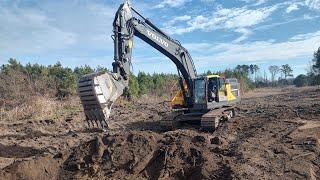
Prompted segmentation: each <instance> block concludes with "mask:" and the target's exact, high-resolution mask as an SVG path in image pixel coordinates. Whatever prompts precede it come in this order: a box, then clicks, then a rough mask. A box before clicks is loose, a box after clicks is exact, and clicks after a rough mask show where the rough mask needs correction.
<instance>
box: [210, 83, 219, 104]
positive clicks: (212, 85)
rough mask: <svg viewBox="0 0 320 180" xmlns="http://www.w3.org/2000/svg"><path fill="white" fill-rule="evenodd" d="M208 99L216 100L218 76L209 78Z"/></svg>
mask: <svg viewBox="0 0 320 180" xmlns="http://www.w3.org/2000/svg"><path fill="white" fill-rule="evenodd" d="M208 101H209V102H213V101H216V102H218V78H210V79H209V84H208Z"/></svg>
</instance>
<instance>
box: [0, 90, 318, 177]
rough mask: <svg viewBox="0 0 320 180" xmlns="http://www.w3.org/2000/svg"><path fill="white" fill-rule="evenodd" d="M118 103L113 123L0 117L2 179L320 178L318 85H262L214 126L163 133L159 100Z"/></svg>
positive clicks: (76, 116) (163, 107)
mask: <svg viewBox="0 0 320 180" xmlns="http://www.w3.org/2000/svg"><path fill="white" fill-rule="evenodd" d="M149 101H150V100H147V99H141V100H140V101H138V102H118V103H117V105H116V106H115V108H114V111H113V115H112V117H111V119H112V120H115V121H117V122H118V126H117V129H115V130H113V131H112V132H109V133H102V132H99V131H95V130H88V129H86V128H85V127H86V124H85V122H83V114H82V113H81V112H71V113H69V114H62V115H61V118H60V120H55V121H53V120H50V119H49V120H41V121H33V120H29V121H28V120H25V121H19V122H16V123H8V122H1V124H0V167H1V171H0V177H3V179H71V178H72V179H88V178H93V179H320V89H319V88H302V89H297V88H285V89H260V90H257V91H255V92H251V93H249V94H246V95H245V98H244V99H243V101H242V103H241V104H240V105H239V106H238V107H237V108H238V116H237V117H236V118H234V119H232V120H231V121H229V122H226V123H224V124H222V125H221V127H220V128H219V129H218V130H217V131H216V132H214V133H204V132H200V131H199V130H197V129H196V128H194V127H186V128H185V129H178V130H176V131H170V132H162V131H161V130H160V129H159V127H158V125H157V123H158V121H159V119H161V117H162V116H163V115H164V113H165V112H166V111H167V109H168V104H167V103H163V101H161V100H157V99H154V100H152V102H151V103H148V102H149Z"/></svg>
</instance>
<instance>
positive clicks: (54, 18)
mask: <svg viewBox="0 0 320 180" xmlns="http://www.w3.org/2000/svg"><path fill="white" fill-rule="evenodd" d="M115 11H116V9H115V8H112V7H110V6H108V5H105V4H102V3H100V4H99V3H93V2H83V3H80V2H79V1H65V2H64V3H56V2H55V1H34V2H32V3H31V2H30V4H28V3H23V2H22V1H10V2H9V1H8V3H6V2H5V1H0V24H1V26H0V32H1V33H0V59H5V60H7V59H8V58H10V57H21V60H23V59H29V60H32V61H35V60H34V59H38V60H40V59H41V60H42V61H43V60H46V61H48V60H52V61H56V60H57V59H64V60H66V61H68V60H69V59H75V58H78V59H84V58H86V59H87V60H89V59H90V57H94V56H96V55H97V54H99V56H101V57H104V56H105V54H110V53H112V52H113V44H112V39H111V37H110V35H111V34H112V21H113V18H114V12H115ZM53 59H54V60H53ZM43 63H48V62H43Z"/></svg>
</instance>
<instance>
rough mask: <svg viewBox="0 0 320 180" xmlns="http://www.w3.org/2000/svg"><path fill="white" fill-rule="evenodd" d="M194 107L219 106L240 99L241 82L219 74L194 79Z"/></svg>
mask: <svg viewBox="0 0 320 180" xmlns="http://www.w3.org/2000/svg"><path fill="white" fill-rule="evenodd" d="M193 87H194V91H193V92H194V101H193V102H194V104H193V109H197V110H198V109H202V110H203V109H212V108H219V107H222V106H225V105H227V104H230V103H232V102H235V101H239V100H240V97H239V94H240V93H239V89H240V88H239V83H238V82H237V80H236V79H233V81H230V80H228V79H225V78H223V77H220V76H219V75H209V76H203V77H199V78H197V79H195V81H194V86H193Z"/></svg>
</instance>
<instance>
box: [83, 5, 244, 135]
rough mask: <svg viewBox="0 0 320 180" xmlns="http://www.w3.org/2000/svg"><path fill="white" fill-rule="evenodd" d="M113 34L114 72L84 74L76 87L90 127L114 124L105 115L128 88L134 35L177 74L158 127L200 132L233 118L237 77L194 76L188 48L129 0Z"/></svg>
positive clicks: (117, 16)
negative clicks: (193, 127) (169, 104)
mask: <svg viewBox="0 0 320 180" xmlns="http://www.w3.org/2000/svg"><path fill="white" fill-rule="evenodd" d="M113 32H114V34H113V35H112V39H113V41H114V62H113V63H112V67H113V71H112V72H106V73H102V72H97V73H92V74H87V75H84V76H83V77H82V78H81V79H80V81H79V83H78V93H79V96H80V99H81V103H82V105H83V108H84V113H85V116H86V120H87V122H88V125H89V127H101V128H103V129H105V130H108V129H112V128H114V126H115V124H116V122H113V121H110V120H109V116H110V113H111V109H112V105H113V103H114V102H115V101H116V100H117V98H118V97H119V96H121V95H122V94H123V93H124V92H125V91H126V90H128V88H129V74H130V66H131V54H132V47H133V38H134V36H137V37H138V38H140V39H142V40H143V41H144V42H146V43H147V44H149V45H150V46H151V47H153V48H155V49H156V50H158V51H159V52H161V53H162V54H164V55H165V56H166V57H168V59H170V60H171V61H172V62H173V63H174V64H175V65H176V67H177V70H178V75H179V86H180V90H179V91H178V92H177V94H176V96H175V97H174V98H173V99H172V112H170V113H168V115H166V116H165V117H164V118H163V119H162V120H161V121H160V123H159V124H160V126H161V127H163V128H164V129H166V130H173V129H175V128H177V127H179V126H181V125H183V124H184V123H190V124H199V125H200V127H201V130H204V131H214V130H215V129H216V128H218V126H219V124H220V122H221V121H224V120H228V119H230V118H232V117H233V116H235V108H234V105H235V104H236V103H238V102H239V101H240V99H241V97H240V88H239V86H240V84H239V83H238V81H237V79H235V78H230V79H225V78H223V77H220V76H219V75H208V76H204V75H197V72H196V69H195V66H194V63H193V60H192V58H191V56H190V54H189V52H188V51H187V49H186V48H184V47H183V46H182V45H181V44H180V42H179V41H177V40H174V39H173V38H171V37H170V36H168V35H167V34H166V33H164V32H163V31H162V30H160V29H159V28H158V27H157V26H155V25H154V24H153V23H152V22H150V20H149V19H147V18H145V17H143V16H142V15H141V14H140V13H139V12H138V11H136V10H135V9H134V8H133V7H132V6H131V3H130V2H129V1H128V0H127V1H125V2H124V3H123V4H121V5H120V7H119V9H118V10H117V12H116V14H115V19H114V22H113Z"/></svg>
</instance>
